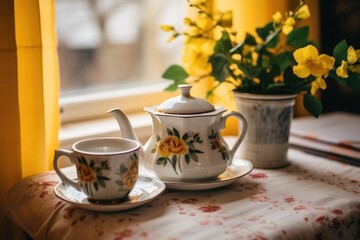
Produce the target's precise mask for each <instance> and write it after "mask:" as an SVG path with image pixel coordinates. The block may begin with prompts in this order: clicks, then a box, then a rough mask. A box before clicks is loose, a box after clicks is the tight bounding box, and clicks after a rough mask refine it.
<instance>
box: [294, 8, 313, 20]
mask: <svg viewBox="0 0 360 240" xmlns="http://www.w3.org/2000/svg"><path fill="white" fill-rule="evenodd" d="M294 17H295V18H296V19H299V20H301V19H307V18H309V17H310V11H309V7H308V5H306V4H303V5H301V7H300V8H299V9H298V10H297V11H296V12H295V15H294Z"/></svg>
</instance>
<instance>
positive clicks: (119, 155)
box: [54, 137, 140, 201]
mask: <svg viewBox="0 0 360 240" xmlns="http://www.w3.org/2000/svg"><path fill="white" fill-rule="evenodd" d="M139 153H140V143H138V142H136V141H134V140H131V139H125V138H110V137H102V138H93V139H85V140H82V141H79V142H76V143H74V144H73V146H72V150H71V151H69V150H66V149H56V150H55V156H54V169H55V171H56V173H57V175H58V176H59V178H60V179H61V181H62V182H63V183H66V184H67V185H70V186H72V187H73V188H75V189H76V190H78V191H82V192H84V193H85V194H86V195H87V196H88V197H89V198H91V199H92V200H93V201H97V200H112V199H120V198H124V197H126V196H127V195H128V194H129V192H130V191H131V190H132V189H133V188H134V186H135V183H136V180H137V177H138V174H139V171H138V170H139ZM61 157H67V158H68V159H69V160H70V161H71V162H72V163H73V164H74V165H75V166H76V170H77V180H76V181H74V180H73V179H71V178H69V177H68V176H67V175H65V174H64V173H63V172H62V171H61V169H60V168H59V166H58V165H59V164H58V161H59V159H61Z"/></svg>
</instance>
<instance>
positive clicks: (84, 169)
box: [76, 163, 97, 183]
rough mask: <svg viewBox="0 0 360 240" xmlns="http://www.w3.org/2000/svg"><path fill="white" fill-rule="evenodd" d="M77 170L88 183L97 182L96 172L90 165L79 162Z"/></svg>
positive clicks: (83, 180)
mask: <svg viewBox="0 0 360 240" xmlns="http://www.w3.org/2000/svg"><path fill="white" fill-rule="evenodd" d="M76 170H77V174H78V177H79V180H80V181H82V182H86V183H93V182H96V179H97V175H96V172H95V171H94V170H93V169H92V168H90V167H89V166H86V165H85V164H82V163H79V164H77V165H76Z"/></svg>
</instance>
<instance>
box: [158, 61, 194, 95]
mask: <svg viewBox="0 0 360 240" xmlns="http://www.w3.org/2000/svg"><path fill="white" fill-rule="evenodd" d="M188 76H189V74H188V73H187V72H186V71H185V70H184V68H183V67H181V66H180V65H176V64H175V65H171V66H169V67H168V68H167V69H166V70H165V72H164V73H163V75H162V76H161V77H162V78H165V79H169V80H173V81H174V82H173V83H172V84H171V85H170V86H168V87H167V88H165V91H175V90H177V89H178V88H177V86H178V85H179V84H184V83H185V79H186V78H187V77H188Z"/></svg>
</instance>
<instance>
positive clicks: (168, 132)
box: [166, 128, 174, 136]
mask: <svg viewBox="0 0 360 240" xmlns="http://www.w3.org/2000/svg"><path fill="white" fill-rule="evenodd" d="M166 131H167V134H168V135H170V136H172V135H174V134H173V132H172V131H171V130H170V129H169V128H166Z"/></svg>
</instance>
